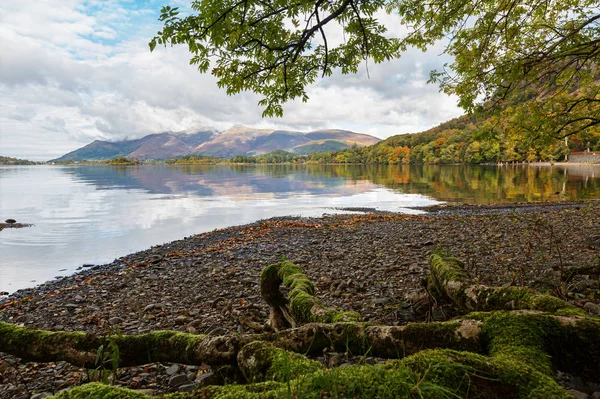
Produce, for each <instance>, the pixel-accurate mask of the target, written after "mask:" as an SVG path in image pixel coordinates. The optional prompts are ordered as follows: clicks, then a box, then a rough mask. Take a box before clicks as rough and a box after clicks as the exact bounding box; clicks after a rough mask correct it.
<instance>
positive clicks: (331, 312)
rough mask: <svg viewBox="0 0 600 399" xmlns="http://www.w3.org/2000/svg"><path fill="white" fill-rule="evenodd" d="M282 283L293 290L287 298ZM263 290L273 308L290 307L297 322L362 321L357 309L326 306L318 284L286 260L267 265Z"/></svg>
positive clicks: (262, 275)
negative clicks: (283, 292) (339, 308)
mask: <svg viewBox="0 0 600 399" xmlns="http://www.w3.org/2000/svg"><path fill="white" fill-rule="evenodd" d="M281 283H283V284H284V285H285V286H286V287H287V288H289V290H290V292H289V294H288V297H287V299H286V298H284V296H283V295H282V294H281V292H280V290H279V286H280V285H281ZM260 287H261V290H260V293H261V296H262V298H263V299H264V300H265V302H267V303H268V304H269V306H271V307H285V306H289V310H290V312H291V314H292V317H293V318H294V321H295V322H296V323H310V322H323V323H330V322H332V321H334V320H335V321H360V320H361V317H360V314H358V313H357V312H340V311H337V310H335V309H330V308H327V307H326V306H325V305H324V304H323V302H322V301H321V300H320V299H319V298H317V297H316V296H315V286H314V284H313V283H312V282H311V281H310V279H309V278H308V277H307V276H306V274H304V273H302V269H300V267H298V266H296V265H295V264H293V263H292V262H290V261H289V260H287V259H282V260H281V261H280V262H279V263H276V264H273V265H269V266H267V267H266V268H265V269H264V270H263V271H262V273H261V276H260Z"/></svg>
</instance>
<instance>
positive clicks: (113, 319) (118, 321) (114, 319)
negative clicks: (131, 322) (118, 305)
mask: <svg viewBox="0 0 600 399" xmlns="http://www.w3.org/2000/svg"><path fill="white" fill-rule="evenodd" d="M108 322H109V323H110V324H113V325H115V324H121V323H122V322H123V320H122V319H121V318H120V317H111V318H110V319H108Z"/></svg>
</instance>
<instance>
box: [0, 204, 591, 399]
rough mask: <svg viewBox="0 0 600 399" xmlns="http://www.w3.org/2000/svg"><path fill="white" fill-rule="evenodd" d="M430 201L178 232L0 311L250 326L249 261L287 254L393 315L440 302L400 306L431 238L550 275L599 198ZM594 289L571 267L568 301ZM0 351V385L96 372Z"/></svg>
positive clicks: (180, 369) (332, 361) (355, 298)
mask: <svg viewBox="0 0 600 399" xmlns="http://www.w3.org/2000/svg"><path fill="white" fill-rule="evenodd" d="M494 209H495V211H494ZM519 209H521V210H519ZM523 209H525V211H523ZM480 210H481V211H480ZM432 212H433V213H432V214H431V215H401V214H364V215H356V214H354V215H331V216H324V217H322V218H295V217H286V218H274V219H269V220H264V221H259V222H256V223H253V224H249V225H244V226H238V227H231V228H227V229H223V230H217V231H214V232H210V233H204V234H200V235H196V236H192V237H187V238H185V239H183V240H180V241H174V242H171V243H168V244H164V245H161V246H156V247H153V248H151V249H148V250H146V251H142V252H138V253H135V254H132V255H128V256H125V257H123V258H120V259H117V260H115V261H114V262H112V263H110V264H107V265H101V266H93V267H86V268H83V269H82V270H81V271H80V272H79V273H78V274H75V275H73V276H71V277H66V278H63V279H60V280H55V281H52V282H48V283H45V284H42V285H40V286H38V287H36V288H33V289H26V290H22V291H19V292H17V293H16V294H14V295H13V296H12V297H10V298H8V299H5V300H4V302H3V303H1V304H0V320H2V321H6V322H10V323H16V324H21V325H25V326H31V327H39V328H43V329H48V330H65V331H86V332H91V333H96V334H105V333H107V332H111V331H113V332H114V331H115V330H117V329H118V330H119V331H120V332H122V333H124V334H139V333H144V332H149V331H155V330H165V329H172V330H179V331H187V332H189V333H199V334H200V333H201V334H215V335H220V334H228V333H233V332H239V333H248V332H253V330H251V329H250V327H248V325H250V324H252V323H247V320H252V321H255V322H258V323H264V322H265V321H266V319H267V315H268V306H267V305H266V304H265V303H264V302H263V301H262V299H261V298H260V295H259V285H258V281H259V275H260V272H261V270H262V269H263V268H264V267H265V266H267V265H269V264H271V263H274V262H276V261H277V260H279V259H280V258H281V257H282V256H286V257H287V258H289V259H290V260H292V261H293V262H294V263H296V264H298V265H299V266H301V267H302V269H303V270H304V272H305V273H307V274H308V275H309V276H310V277H311V278H312V280H313V282H314V283H315V285H316V287H317V289H318V293H317V295H318V296H319V297H320V298H322V299H323V301H324V302H325V303H326V304H327V305H328V306H331V307H336V308H339V309H343V310H354V311H358V312H360V313H361V314H362V316H363V318H364V319H365V320H367V321H370V322H376V323H381V324H393V325H398V324H403V323H406V322H408V321H415V320H423V319H425V318H427V317H431V316H432V317H433V319H437V320H441V319H443V318H444V317H446V316H447V314H446V312H445V311H444V309H434V311H433V313H432V314H429V313H427V311H428V310H429V309H428V307H427V306H424V305H423V302H420V305H419V306H417V307H416V308H415V307H411V306H410V305H411V303H413V302H417V301H418V300H419V299H422V290H421V289H420V281H421V280H422V279H423V278H424V277H426V275H427V273H428V263H427V259H428V258H429V256H430V255H431V253H432V252H433V251H434V250H435V249H436V248H445V249H447V250H448V251H449V252H450V253H452V254H453V255H455V256H458V257H459V258H461V259H463V260H464V261H465V263H466V265H467V267H468V268H469V271H470V272H471V273H472V274H473V275H474V276H476V277H477V278H478V279H479V280H480V281H481V283H483V284H488V285H502V284H517V285H518V284H524V285H527V286H532V287H538V288H543V287H544V286H545V285H546V284H547V283H548V282H552V281H556V276H557V273H558V271H559V270H560V269H564V268H568V267H573V266H581V265H589V264H592V262H594V259H595V258H596V257H597V256H598V255H599V251H600V204H599V203H598V202H588V203H582V204H570V205H568V206H566V205H564V204H563V205H554V206H553V205H547V206H540V205H535V206H519V207H514V206H513V207H506V206H504V207H442V208H440V207H436V208H434V209H432ZM481 213H483V215H482V214H481ZM598 289H599V287H598V280H597V279H596V280H594V279H593V278H585V277H584V278H582V279H579V280H578V281H577V282H576V283H575V284H574V285H573V286H572V287H571V292H572V295H573V301H574V303H577V304H578V305H579V306H582V307H583V306H585V308H586V309H588V310H590V311H591V312H595V311H598V306H597V304H596V303H594V301H592V300H590V299H589V297H590V294H591V293H595V297H596V298H598V297H599V296H600V295H599V294H600V292H598ZM592 296H593V295H592ZM1 359H2V362H1V363H0V398H2V399H3V398H40V397H43V396H44V395H45V394H46V393H54V392H57V391H59V390H61V389H65V388H68V387H70V386H73V385H76V384H80V383H84V382H87V381H89V380H90V379H98V378H99V377H98V376H97V375H93V373H90V372H89V371H86V370H83V369H79V368H76V367H73V366H71V365H69V364H67V363H64V362H58V363H22V362H20V361H19V359H15V358H12V357H11V356H7V355H2V357H1ZM320 360H322V361H324V362H326V363H327V364H328V365H330V366H333V365H337V364H343V363H344V362H349V361H350V362H351V361H352V359H348V358H347V357H346V356H345V355H343V354H342V355H340V354H328V355H326V356H324V357H323V358H321V359H320ZM366 361H367V362H376V361H380V360H378V359H371V358H368V359H366ZM110 378H111V379H113V378H114V381H113V383H115V384H117V385H122V386H126V387H130V388H133V389H144V390H146V391H145V392H148V393H161V392H173V391H178V390H179V391H186V390H192V389H194V388H196V387H197V386H198V385H201V384H203V383H205V382H206V381H210V378H211V371H210V367H209V366H205V367H204V366H203V367H197V366H189V365H187V366H186V365H173V364H156V363H155V364H149V365H144V366H140V367H131V368H122V369H119V373H118V375H117V376H116V377H114V376H110Z"/></svg>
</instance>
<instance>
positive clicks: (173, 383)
mask: <svg viewBox="0 0 600 399" xmlns="http://www.w3.org/2000/svg"><path fill="white" fill-rule="evenodd" d="M189 381H190V380H188V378H187V375H185V374H176V375H174V376H173V377H171V378H170V379H169V386H170V387H174V388H178V387H180V386H181V385H183V384H186V383H188V382H189Z"/></svg>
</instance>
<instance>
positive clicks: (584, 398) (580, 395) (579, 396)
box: [567, 389, 590, 399]
mask: <svg viewBox="0 0 600 399" xmlns="http://www.w3.org/2000/svg"><path fill="white" fill-rule="evenodd" d="M567 392H569V393H570V394H571V395H573V396H575V399H589V397H590V395H588V394H587V393H585V392H581V391H576V390H575V389H567Z"/></svg>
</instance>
